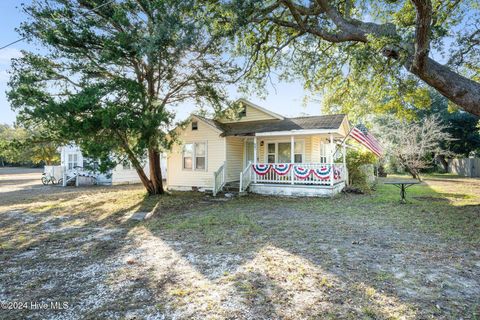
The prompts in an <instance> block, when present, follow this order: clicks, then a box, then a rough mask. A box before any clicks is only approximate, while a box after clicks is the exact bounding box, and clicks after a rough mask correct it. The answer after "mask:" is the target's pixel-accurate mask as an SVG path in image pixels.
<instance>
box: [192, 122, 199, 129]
mask: <svg viewBox="0 0 480 320" xmlns="http://www.w3.org/2000/svg"><path fill="white" fill-rule="evenodd" d="M192 130H198V122H197V121H193V122H192Z"/></svg>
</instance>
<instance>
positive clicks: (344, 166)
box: [342, 142, 348, 185]
mask: <svg viewBox="0 0 480 320" xmlns="http://www.w3.org/2000/svg"><path fill="white" fill-rule="evenodd" d="M342 154H343V172H344V177H345V185H348V170H347V148H346V146H345V142H343V144H342Z"/></svg>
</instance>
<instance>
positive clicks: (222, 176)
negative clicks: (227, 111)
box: [167, 99, 350, 196]
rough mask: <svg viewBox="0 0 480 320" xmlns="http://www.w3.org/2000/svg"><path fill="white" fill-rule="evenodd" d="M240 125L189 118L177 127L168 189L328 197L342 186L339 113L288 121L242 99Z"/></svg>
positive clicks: (344, 130)
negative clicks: (229, 186) (230, 189)
mask: <svg viewBox="0 0 480 320" xmlns="http://www.w3.org/2000/svg"><path fill="white" fill-rule="evenodd" d="M240 102H241V104H242V106H243V109H242V111H241V112H240V114H239V118H238V120H230V119H226V118H224V119H216V120H214V119H207V118H204V117H201V116H198V115H192V116H191V118H190V122H189V125H188V126H187V127H179V128H177V129H176V130H177V133H178V134H179V139H180V141H181V143H180V144H176V145H174V147H173V149H172V151H171V152H170V153H169V155H168V159H167V167H168V177H167V186H168V188H169V189H173V190H192V189H199V190H212V191H213V193H214V194H216V193H217V192H219V191H220V190H222V188H223V187H224V186H225V185H226V184H238V186H239V189H240V191H246V190H248V191H250V192H255V193H262V194H283V195H312V196H319V195H332V194H335V193H338V192H340V191H341V190H342V189H343V187H344V186H345V181H346V176H347V174H348V172H347V170H346V165H345V157H344V156H343V155H344V154H345V146H344V145H343V146H338V143H339V142H341V141H343V140H344V138H345V136H346V135H347V134H348V132H349V130H350V126H349V123H348V120H347V117H346V116H345V115H342V114H338V115H325V116H310V117H298V118H286V117H283V116H281V115H279V114H276V113H274V112H272V111H269V110H267V109H264V108H262V107H260V106H257V105H255V104H253V103H251V102H249V101H247V100H244V99H241V100H240Z"/></svg>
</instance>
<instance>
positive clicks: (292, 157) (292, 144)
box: [290, 134, 295, 184]
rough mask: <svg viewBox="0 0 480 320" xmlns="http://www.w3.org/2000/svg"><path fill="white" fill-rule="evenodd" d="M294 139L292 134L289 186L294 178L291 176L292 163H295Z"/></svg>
mask: <svg viewBox="0 0 480 320" xmlns="http://www.w3.org/2000/svg"><path fill="white" fill-rule="evenodd" d="M294 153H295V137H294V136H293V134H292V135H291V136H290V163H291V166H292V167H291V168H290V170H291V171H290V180H291V184H293V183H294V180H293V178H294V177H295V176H294V175H293V163H294V162H295V154H294Z"/></svg>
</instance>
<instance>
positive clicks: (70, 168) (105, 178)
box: [45, 144, 167, 185]
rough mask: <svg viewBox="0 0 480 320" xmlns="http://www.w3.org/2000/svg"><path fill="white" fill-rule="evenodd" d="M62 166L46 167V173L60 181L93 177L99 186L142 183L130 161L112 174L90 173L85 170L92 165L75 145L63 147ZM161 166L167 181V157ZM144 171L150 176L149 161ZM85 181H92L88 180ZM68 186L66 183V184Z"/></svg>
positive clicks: (61, 153)
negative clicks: (70, 178) (69, 178)
mask: <svg viewBox="0 0 480 320" xmlns="http://www.w3.org/2000/svg"><path fill="white" fill-rule="evenodd" d="M59 151H60V161H61V163H60V166H45V172H48V173H50V174H51V175H53V176H54V177H55V179H56V180H57V181H58V180H60V179H64V180H65V181H66V180H67V179H65V177H72V178H73V179H76V178H74V176H75V175H77V174H78V175H80V176H86V177H88V176H93V177H95V178H96V182H97V183H98V184H104V185H109V184H130V183H140V182H141V181H140V178H139V177H138V174H137V171H136V170H135V169H134V168H133V167H132V166H131V164H130V162H129V161H125V162H124V163H123V164H119V165H117V166H116V167H115V168H113V169H112V170H111V171H110V172H107V173H98V172H95V171H89V170H86V169H84V168H87V167H88V165H90V166H91V165H92V164H91V163H90V160H89V159H88V158H85V157H84V156H83V155H82V151H81V150H80V148H79V147H78V146H76V145H74V144H72V145H67V146H63V147H61V148H60V150H59ZM160 165H161V170H162V176H163V178H164V179H165V178H166V175H167V169H166V157H165V156H164V155H162V156H161V158H160ZM143 170H144V171H145V172H146V173H147V175H148V160H147V161H146V163H145V166H144V168H143ZM84 180H85V181H87V182H88V181H91V180H89V179H87V178H85V179H84ZM75 183H76V181H75ZM65 184H66V182H65Z"/></svg>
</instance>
